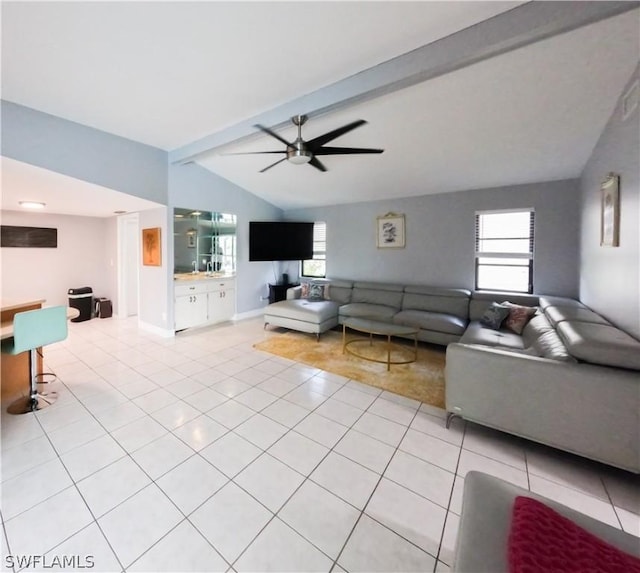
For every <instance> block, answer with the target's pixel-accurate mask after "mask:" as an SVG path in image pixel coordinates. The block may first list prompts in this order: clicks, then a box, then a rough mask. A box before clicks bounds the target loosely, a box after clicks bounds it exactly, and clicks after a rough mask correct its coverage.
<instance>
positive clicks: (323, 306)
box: [264, 298, 338, 324]
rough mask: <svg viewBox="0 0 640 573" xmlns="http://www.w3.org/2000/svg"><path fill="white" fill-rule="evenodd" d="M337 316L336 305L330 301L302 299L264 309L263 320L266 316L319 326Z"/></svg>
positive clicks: (279, 303) (285, 301)
mask: <svg viewBox="0 0 640 573" xmlns="http://www.w3.org/2000/svg"><path fill="white" fill-rule="evenodd" d="M337 315H338V303H336V302H333V301H330V300H322V301H317V302H316V301H310V300H307V299H304V298H298V299H291V300H283V301H280V302H274V303H273V304H270V305H268V306H267V307H266V308H265V309H264V316H265V320H267V317H268V316H280V317H283V318H291V319H295V320H301V321H303V322H311V323H314V324H320V323H322V322H324V321H325V320H328V319H330V318H331V317H335V316H337ZM267 322H268V320H267Z"/></svg>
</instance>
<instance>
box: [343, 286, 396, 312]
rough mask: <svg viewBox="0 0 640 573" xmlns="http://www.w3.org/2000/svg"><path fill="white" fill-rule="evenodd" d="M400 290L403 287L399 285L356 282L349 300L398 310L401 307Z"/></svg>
mask: <svg viewBox="0 0 640 573" xmlns="http://www.w3.org/2000/svg"><path fill="white" fill-rule="evenodd" d="M402 291H403V287H402V286H399V285H392V284H385V283H365V282H357V283H354V285H353V291H352V293H351V302H352V303H353V302H362V303H369V304H380V305H384V306H391V307H395V309H396V310H400V308H401V307H402V294H403V292H402Z"/></svg>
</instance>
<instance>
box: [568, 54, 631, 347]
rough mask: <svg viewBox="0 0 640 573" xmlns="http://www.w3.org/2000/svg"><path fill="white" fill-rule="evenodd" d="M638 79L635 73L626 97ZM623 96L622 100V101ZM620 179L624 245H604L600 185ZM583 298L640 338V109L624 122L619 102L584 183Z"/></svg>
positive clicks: (584, 177)
mask: <svg viewBox="0 0 640 573" xmlns="http://www.w3.org/2000/svg"><path fill="white" fill-rule="evenodd" d="M639 78H640V67H638V68H636V70H635V72H634V73H633V76H632V78H631V79H630V80H629V83H628V84H627V86H626V87H625V90H624V91H623V94H624V93H626V91H627V90H628V89H629V87H630V86H631V85H632V84H633V82H634V81H638V79H639ZM621 97H622V96H621ZM611 172H613V173H617V174H618V175H620V246H619V247H603V246H600V205H601V203H600V183H601V182H602V180H603V179H604V178H605V177H606V176H607V174H608V173H611ZM580 188H581V198H582V204H581V217H582V225H581V229H582V231H581V243H580V298H581V300H582V301H583V302H584V303H585V304H586V305H588V306H590V307H591V308H593V309H594V310H595V311H596V312H599V313H600V314H602V315H604V316H605V317H606V318H608V319H609V320H610V321H612V322H613V323H615V324H616V325H617V326H619V327H620V328H622V329H624V330H626V331H627V332H629V333H630V334H632V335H634V336H635V337H636V338H640V108H636V109H635V111H634V112H633V113H632V115H631V116H629V117H628V118H627V119H626V121H623V119H622V109H621V101H618V104H617V105H616V108H615V110H614V112H613V114H612V116H611V118H610V119H609V122H608V124H607V127H606V128H605V130H604V131H603V133H602V135H601V136H600V139H599V141H598V143H597V144H596V147H595V149H594V151H593V154H592V155H591V158H590V159H589V161H588V162H587V165H586V167H585V169H584V171H583V173H582V177H581V179H580Z"/></svg>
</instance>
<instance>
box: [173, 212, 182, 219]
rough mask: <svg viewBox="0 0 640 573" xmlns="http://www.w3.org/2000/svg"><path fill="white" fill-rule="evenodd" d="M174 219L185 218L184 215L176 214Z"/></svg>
mask: <svg viewBox="0 0 640 573" xmlns="http://www.w3.org/2000/svg"><path fill="white" fill-rule="evenodd" d="M174 217H175V218H176V219H182V217H184V215H179V214H177V213H176V214H175V215H174Z"/></svg>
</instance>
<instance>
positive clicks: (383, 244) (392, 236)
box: [377, 213, 405, 249]
mask: <svg viewBox="0 0 640 573" xmlns="http://www.w3.org/2000/svg"><path fill="white" fill-rule="evenodd" d="M404 235H405V232H404V215H397V214H396V213H387V214H386V215H383V216H381V217H378V237H377V244H378V248H379V249H402V248H404V245H405V238H404Z"/></svg>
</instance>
